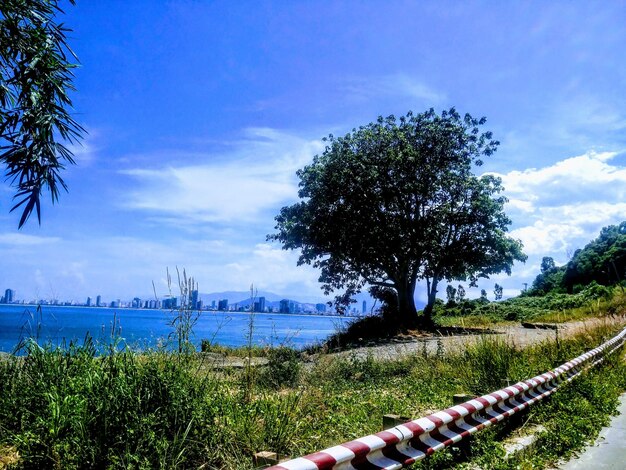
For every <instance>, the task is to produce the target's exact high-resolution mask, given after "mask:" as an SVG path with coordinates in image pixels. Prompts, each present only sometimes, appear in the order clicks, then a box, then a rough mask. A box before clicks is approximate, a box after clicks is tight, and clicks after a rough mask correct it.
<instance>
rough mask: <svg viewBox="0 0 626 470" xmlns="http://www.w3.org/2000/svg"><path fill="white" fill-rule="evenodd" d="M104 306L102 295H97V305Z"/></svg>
mask: <svg viewBox="0 0 626 470" xmlns="http://www.w3.org/2000/svg"><path fill="white" fill-rule="evenodd" d="M101 306H102V296H101V295H99V296H97V297H96V307H101Z"/></svg>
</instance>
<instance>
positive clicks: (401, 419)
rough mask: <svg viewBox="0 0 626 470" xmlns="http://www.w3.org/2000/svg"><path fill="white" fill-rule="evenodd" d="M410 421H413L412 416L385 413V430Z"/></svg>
mask: <svg viewBox="0 0 626 470" xmlns="http://www.w3.org/2000/svg"><path fill="white" fill-rule="evenodd" d="M408 421H411V418H409V417H407V416H400V415H392V414H388V415H384V416H383V430H385V429H389V428H394V427H396V426H399V425H400V424H404V423H406V422H408Z"/></svg>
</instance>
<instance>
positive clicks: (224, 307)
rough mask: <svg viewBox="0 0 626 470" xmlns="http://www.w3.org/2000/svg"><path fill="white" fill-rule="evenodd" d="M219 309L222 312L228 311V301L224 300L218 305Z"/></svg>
mask: <svg viewBox="0 0 626 470" xmlns="http://www.w3.org/2000/svg"><path fill="white" fill-rule="evenodd" d="M217 309H218V310H219V311H220V312H226V311H228V299H222V300H220V301H219V302H218V303H217Z"/></svg>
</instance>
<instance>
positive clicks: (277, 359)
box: [262, 346, 300, 388]
mask: <svg viewBox="0 0 626 470" xmlns="http://www.w3.org/2000/svg"><path fill="white" fill-rule="evenodd" d="M267 359H268V363H267V369H266V370H265V371H264V373H263V376H262V379H264V382H265V383H267V384H268V385H269V386H271V387H274V388H281V387H293V386H294V385H295V384H297V382H298V377H299V375H300V355H299V353H298V352H297V351H296V350H294V349H292V348H289V347H286V346H280V347H277V348H271V349H269V350H268V353H267Z"/></svg>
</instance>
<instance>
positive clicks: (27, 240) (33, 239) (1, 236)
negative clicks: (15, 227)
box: [0, 232, 61, 247]
mask: <svg viewBox="0 0 626 470" xmlns="http://www.w3.org/2000/svg"><path fill="white" fill-rule="evenodd" d="M60 240H61V239H60V238H57V237H39V236H37V235H27V234H24V233H11V232H6V233H0V245H9V246H13V247H20V246H21V247H27V246H34V245H45V244H51V243H57V242H59V241H60Z"/></svg>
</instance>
